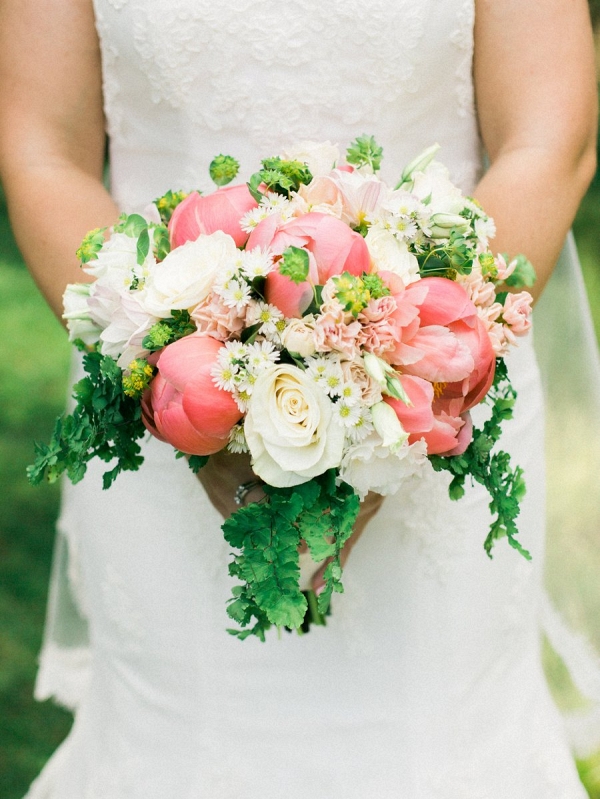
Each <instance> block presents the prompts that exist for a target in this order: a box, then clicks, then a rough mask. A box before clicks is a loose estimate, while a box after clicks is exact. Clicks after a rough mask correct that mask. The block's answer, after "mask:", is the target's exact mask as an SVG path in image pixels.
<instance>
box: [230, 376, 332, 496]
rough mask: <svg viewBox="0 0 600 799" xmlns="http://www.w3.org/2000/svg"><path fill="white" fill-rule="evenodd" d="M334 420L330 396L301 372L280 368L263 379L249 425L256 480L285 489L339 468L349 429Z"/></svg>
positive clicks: (246, 427)
mask: <svg viewBox="0 0 600 799" xmlns="http://www.w3.org/2000/svg"><path fill="white" fill-rule="evenodd" d="M332 416H333V406H332V403H331V401H330V400H329V398H328V397H327V396H326V394H325V392H324V391H323V390H322V389H321V388H319V386H317V385H316V384H315V382H314V381H313V380H312V378H311V377H310V376H309V375H308V374H307V373H306V372H304V371H302V369H299V368H298V367H297V366H290V365H288V364H278V365H277V366H274V367H273V368H272V369H269V370H267V371H265V372H263V373H262V374H261V375H259V377H258V378H257V380H256V383H255V384H254V387H253V391H252V396H251V397H250V400H249V402H248V411H247V413H246V419H245V422H244V433H245V434H246V441H247V442H248V447H249V449H250V453H251V455H252V468H253V469H254V471H255V472H256V474H257V475H258V476H259V477H261V478H262V479H263V480H265V482H267V483H269V484H270V485H273V486H277V487H280V488H281V487H286V486H294V485H299V484H300V483H305V482H307V481H308V480H310V479H311V478H312V477H316V476H317V475H320V474H322V473H323V472H325V471H326V470H327V469H331V468H334V467H337V466H339V465H340V461H341V459H342V449H343V445H344V429H343V428H342V426H341V425H337V424H334V423H333V418H332Z"/></svg>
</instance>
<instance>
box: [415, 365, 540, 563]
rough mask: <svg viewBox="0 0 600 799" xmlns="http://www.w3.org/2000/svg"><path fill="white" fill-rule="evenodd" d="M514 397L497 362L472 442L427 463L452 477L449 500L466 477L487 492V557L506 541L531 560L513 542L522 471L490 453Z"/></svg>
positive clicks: (462, 489)
mask: <svg viewBox="0 0 600 799" xmlns="http://www.w3.org/2000/svg"><path fill="white" fill-rule="evenodd" d="M516 398H517V392H516V391H515V390H514V388H513V387H512V385H511V382H510V380H509V378H508V374H507V372H506V365H505V363H504V361H503V360H502V359H499V360H498V362H497V365H496V374H495V377H494V383H493V386H492V388H491V390H490V392H489V394H488V395H487V397H486V399H485V402H486V404H487V405H489V406H490V408H491V415H490V418H489V419H488V420H487V421H486V422H484V424H483V426H482V427H481V428H480V429H478V428H474V429H473V440H472V441H471V443H470V444H469V446H468V447H467V449H466V451H465V452H464V453H463V454H462V455H454V456H451V457H447V456H443V455H433V456H431V458H430V460H431V463H432V465H433V468H434V469H435V470H436V471H438V472H439V471H442V470H445V471H448V472H450V474H452V475H453V477H452V482H451V483H450V487H449V492H450V497H451V499H455V500H457V499H461V497H463V496H464V493H465V487H464V486H465V479H466V477H467V475H469V476H470V477H471V480H474V481H476V482H478V483H481V485H483V486H484V487H485V488H486V489H487V491H488V493H489V495H490V497H491V501H490V506H489V507H490V511H491V512H492V515H493V516H494V518H493V521H492V524H491V526H490V530H489V533H488V535H487V538H486V539H485V543H484V547H485V551H486V552H487V554H488V555H489V556H490V557H491V556H492V549H493V546H494V544H495V543H496V541H498V539H500V538H507V539H508V543H509V544H510V545H511V547H513V548H514V549H516V550H517V551H518V552H520V553H521V555H523V556H524V557H525V558H527V560H531V555H530V554H529V552H528V551H527V550H526V549H524V547H523V546H522V545H521V543H520V542H519V540H518V539H517V535H518V533H519V531H518V528H517V523H516V519H517V516H518V515H519V503H520V502H521V500H522V499H523V497H524V496H525V481H524V479H523V470H522V469H521V468H520V467H519V466H517V467H516V468H513V467H512V466H511V463H510V455H508V453H506V452H503V451H499V452H494V451H493V449H494V446H495V445H496V444H497V442H498V440H499V438H500V434H501V432H502V431H501V424H502V422H504V421H506V420H508V419H512V415H513V407H514V404H515V400H516Z"/></svg>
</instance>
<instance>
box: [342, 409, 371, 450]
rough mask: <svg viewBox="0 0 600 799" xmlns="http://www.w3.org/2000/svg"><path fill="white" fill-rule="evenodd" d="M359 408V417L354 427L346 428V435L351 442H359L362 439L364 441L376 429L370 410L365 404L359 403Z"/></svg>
mask: <svg viewBox="0 0 600 799" xmlns="http://www.w3.org/2000/svg"><path fill="white" fill-rule="evenodd" d="M358 408H359V416H358V419H357V420H356V422H355V423H354V425H353V426H352V427H350V428H349V429H348V430H346V436H347V439H348V441H349V443H350V444H358V443H359V442H360V441H364V439H365V438H366V437H367V436H368V435H369V433H371V432H372V431H373V429H374V427H373V419H372V417H371V412H370V410H369V409H368V408H367V407H366V406H365V405H359V406H358Z"/></svg>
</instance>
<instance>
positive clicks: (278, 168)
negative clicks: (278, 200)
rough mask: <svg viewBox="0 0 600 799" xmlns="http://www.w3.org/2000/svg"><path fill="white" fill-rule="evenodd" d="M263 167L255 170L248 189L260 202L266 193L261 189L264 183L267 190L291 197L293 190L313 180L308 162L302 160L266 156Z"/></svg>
mask: <svg viewBox="0 0 600 799" xmlns="http://www.w3.org/2000/svg"><path fill="white" fill-rule="evenodd" d="M261 163H262V167H263V168H262V169H261V170H259V171H258V172H255V173H254V174H253V175H252V177H251V178H250V180H249V181H248V184H247V185H248V190H249V191H250V194H251V195H252V196H253V197H254V199H255V200H256V202H260V201H261V200H262V198H263V197H264V193H263V192H262V191H261V190H260V188H259V187H260V186H261V184H264V186H265V189H266V191H274V192H276V193H277V194H282V195H283V196H284V197H289V196H290V194H291V193H292V192H293V191H298V189H299V188H300V186H301V185H302V184H303V183H305V184H308V183H310V182H311V180H312V174H311V171H310V169H309V168H308V166H307V165H306V164H303V163H302V162H301V161H284V160H283V158H278V157H276V158H265V159H264V160H263V161H262V162H261Z"/></svg>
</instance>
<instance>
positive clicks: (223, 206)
mask: <svg viewBox="0 0 600 799" xmlns="http://www.w3.org/2000/svg"><path fill="white" fill-rule="evenodd" d="M257 205H258V203H257V202H256V200H255V199H254V197H253V196H252V195H251V194H250V192H249V191H248V187H247V186H245V185H242V186H225V187H224V188H221V189H217V191H215V192H213V193H212V194H207V195H206V196H202V195H200V194H198V192H197V191H194V192H192V193H191V194H189V195H188V196H187V197H186V198H185V200H184V201H183V202H182V203H180V204H179V205H178V206H177V208H176V209H175V210H174V211H173V216H172V217H171V221H170V222H169V234H170V237H171V247H172V248H173V249H174V248H175V247H180V246H181V245H182V244H185V242H186V241H190V240H191V241H195V240H196V239H197V238H198V236H200V235H201V234H202V233H204V234H208V235H210V234H211V233H214V232H215V231H217V230H222V231H224V232H225V233H227V234H229V235H230V236H231V238H232V239H233V240H234V241H235V244H236V247H241V246H242V245H243V244H245V243H246V239H247V238H248V234H247V233H244V231H243V230H242V228H241V227H240V219H241V218H242V217H243V216H244V214H245V213H247V212H248V211H250V210H251V209H252V208H256V207H257Z"/></svg>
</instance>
